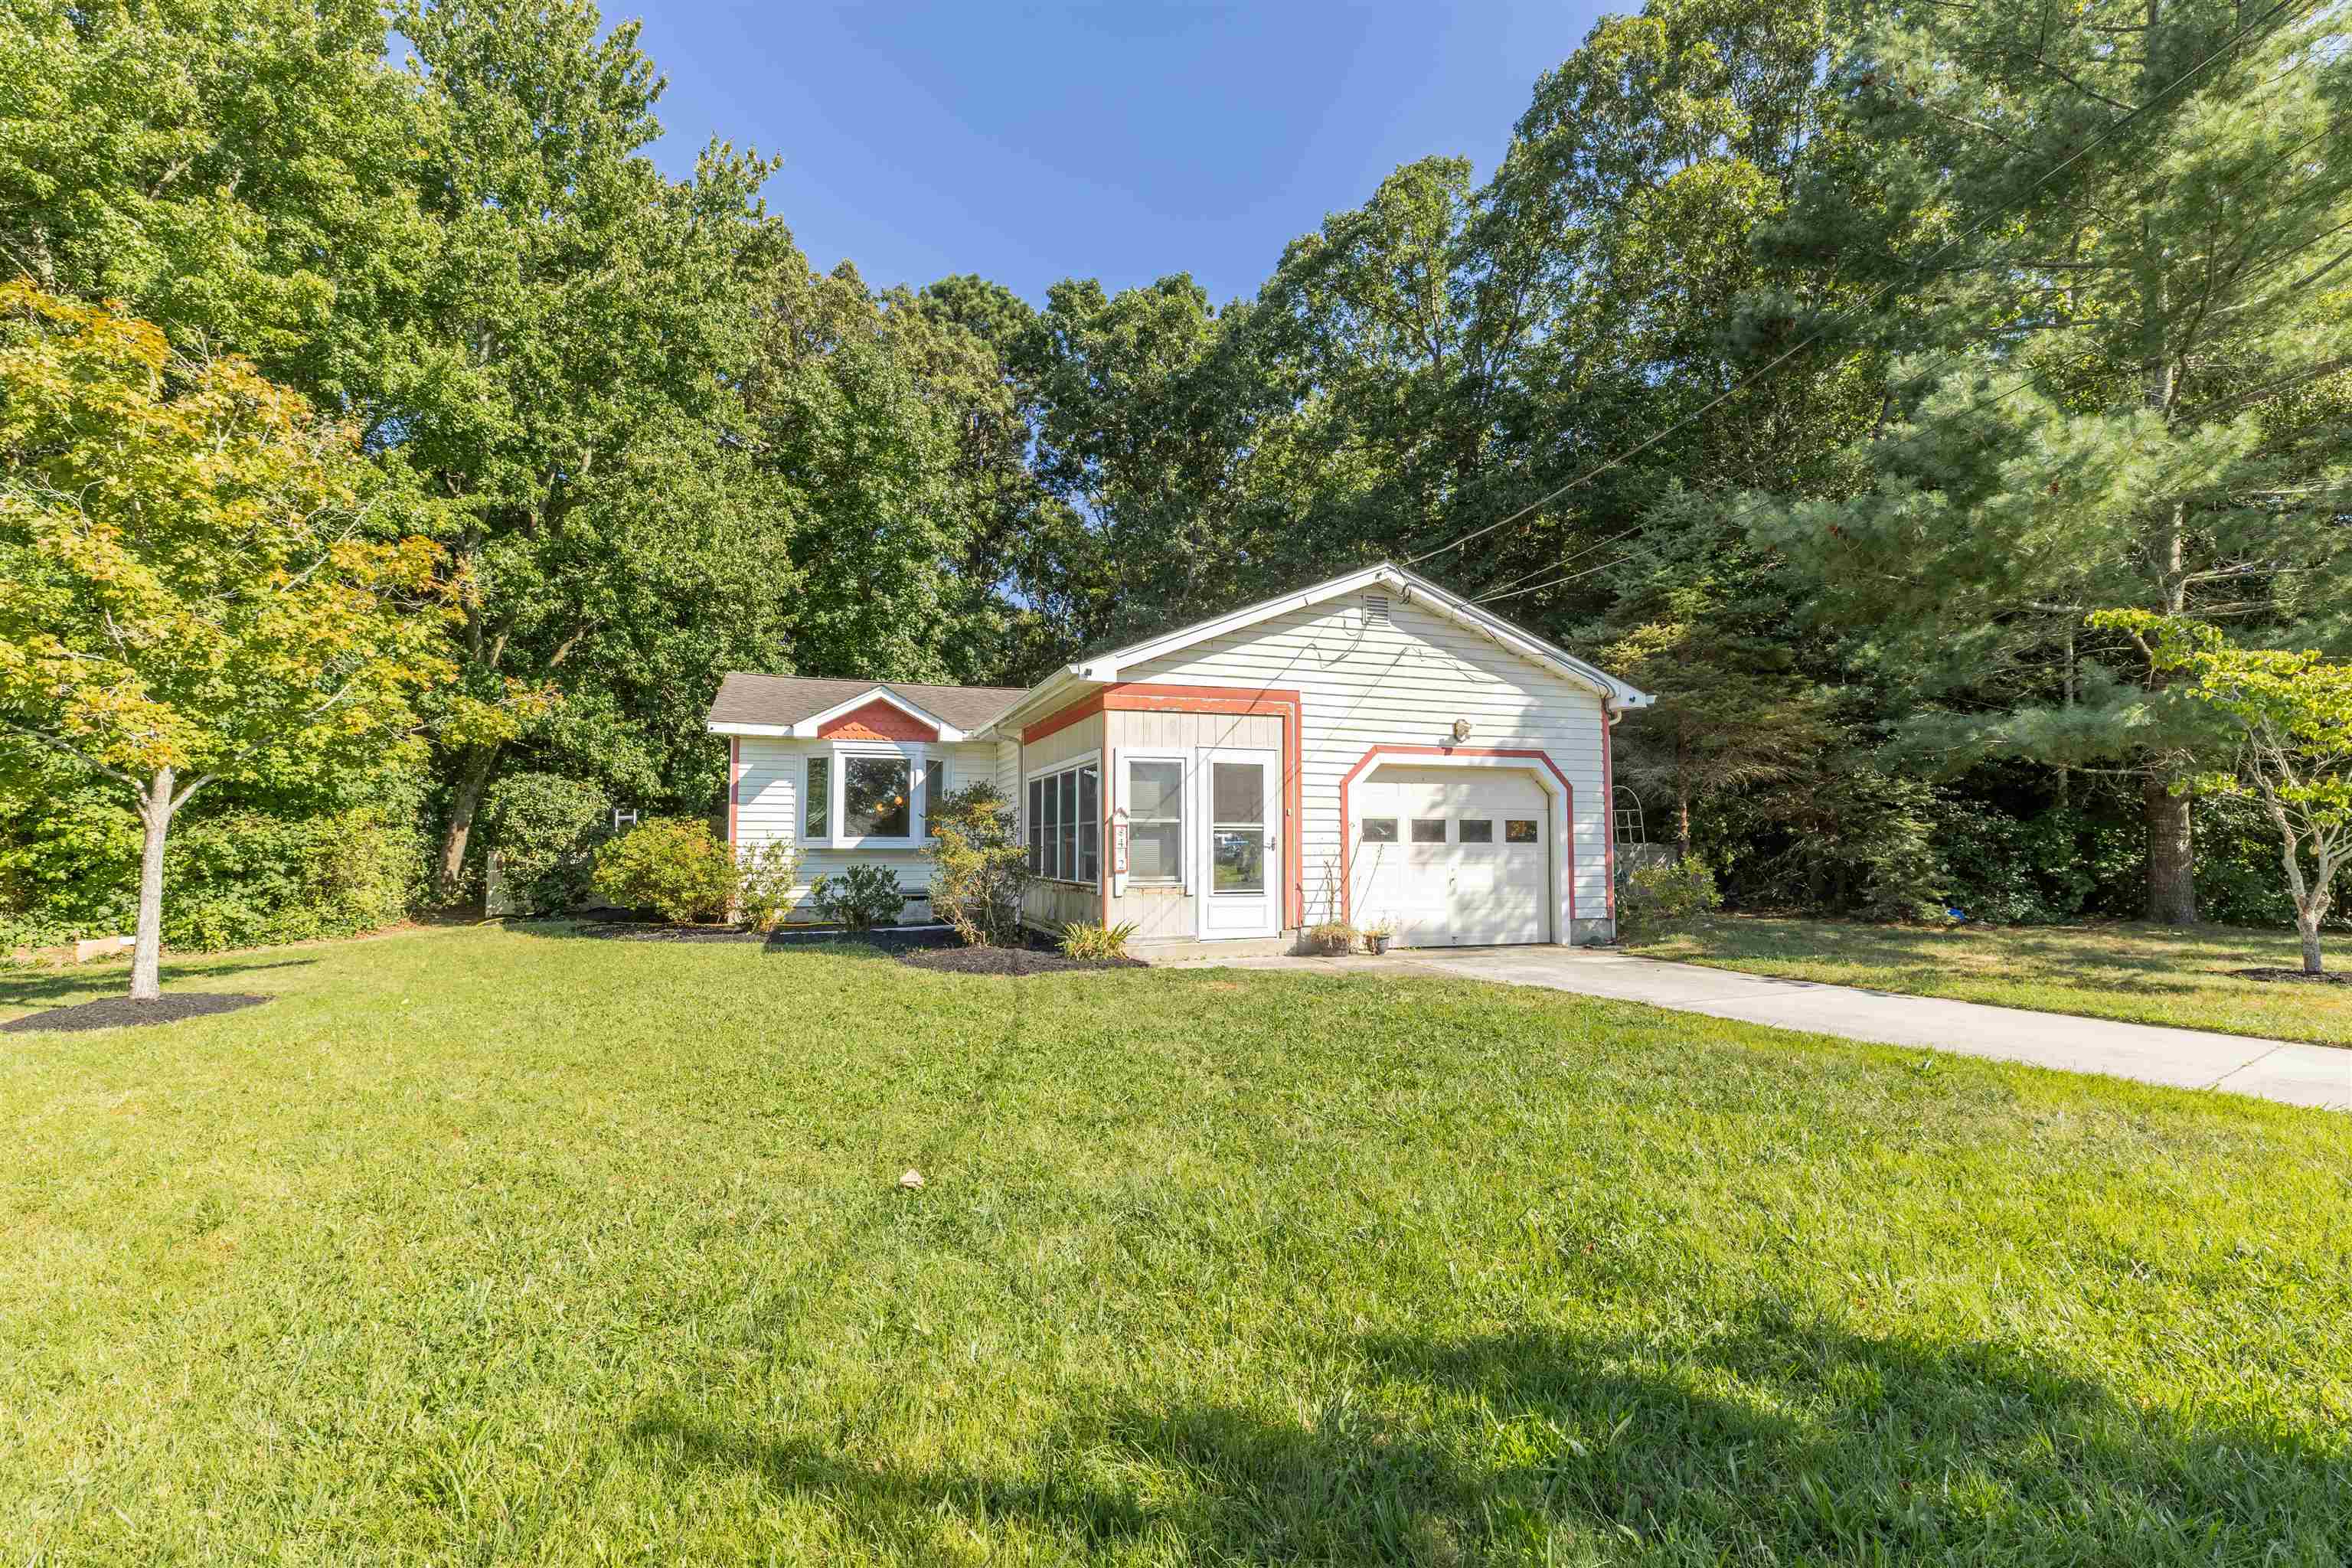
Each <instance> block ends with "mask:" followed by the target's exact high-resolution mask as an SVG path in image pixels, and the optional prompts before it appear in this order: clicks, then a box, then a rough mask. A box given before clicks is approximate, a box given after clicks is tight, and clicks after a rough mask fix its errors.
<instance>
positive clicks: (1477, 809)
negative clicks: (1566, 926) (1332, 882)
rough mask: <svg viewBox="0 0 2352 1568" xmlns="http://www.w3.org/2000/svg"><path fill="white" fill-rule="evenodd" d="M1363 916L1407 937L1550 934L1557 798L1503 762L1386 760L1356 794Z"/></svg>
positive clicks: (1461, 942)
mask: <svg viewBox="0 0 2352 1568" xmlns="http://www.w3.org/2000/svg"><path fill="white" fill-rule="evenodd" d="M1348 804H1349V808H1350V812H1351V814H1352V816H1354V819H1355V820H1354V821H1353V822H1351V823H1350V824H1349V832H1350V834H1351V835H1352V837H1353V838H1354V840H1355V843H1354V846H1353V852H1352V854H1351V855H1350V857H1349V862H1350V863H1349V878H1350V879H1351V880H1352V882H1353V883H1354V887H1353V888H1352V889H1351V893H1352V896H1353V898H1354V908H1355V919H1356V924H1357V925H1358V926H1359V927H1360V928H1370V927H1372V926H1376V925H1379V924H1380V923H1381V922H1382V921H1386V922H1387V924H1388V925H1389V927H1390V929H1391V931H1394V932H1395V933H1396V941H1397V942H1398V944H1399V945H1401V946H1404V947H1463V946H1474V945H1485V944H1488V943H1495V942H1548V941H1549V940H1550V939H1551V932H1550V929H1549V928H1550V923H1551V922H1550V921H1549V917H1548V911H1549V908H1550V904H1551V875H1550V866H1551V802H1550V797H1549V795H1545V793H1544V791H1543V788H1542V786H1541V785H1539V784H1537V783H1536V781H1535V778H1534V775H1532V774H1530V773H1526V772H1524V771H1521V770H1517V769H1503V768H1413V767H1403V766H1391V767H1384V768H1379V769H1376V770H1374V771H1373V772H1372V773H1370V774H1368V775H1367V776H1366V777H1365V779H1364V781H1363V782H1362V783H1361V784H1359V785H1357V786H1356V787H1355V788H1354V789H1353V790H1351V791H1350V792H1349V803H1348Z"/></svg>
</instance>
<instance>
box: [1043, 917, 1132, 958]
mask: <svg viewBox="0 0 2352 1568" xmlns="http://www.w3.org/2000/svg"><path fill="white" fill-rule="evenodd" d="M1135 931H1136V925H1135V922H1134V921H1120V922H1119V923H1118V924H1117V925H1114V926H1107V925H1104V924H1103V923H1102V922H1101V921H1071V922H1070V923H1069V924H1067V925H1066V926H1064V927H1063V928H1062V933H1061V947H1062V952H1063V954H1064V956H1066V957H1069V958H1087V959H1097V960H1100V959H1106V958H1125V957H1126V956H1127V944H1128V943H1129V942H1131V941H1133V940H1134V938H1135Z"/></svg>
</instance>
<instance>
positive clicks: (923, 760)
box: [800, 741, 954, 849]
mask: <svg viewBox="0 0 2352 1568" xmlns="http://www.w3.org/2000/svg"><path fill="white" fill-rule="evenodd" d="M801 757H802V761H801V775H800V788H801V790H802V791H803V794H804V793H805V792H806V791H807V789H808V764H809V763H810V762H812V761H823V762H824V764H825V803H824V805H825V810H824V828H825V831H824V837H821V838H820V837H806V838H803V839H802V840H801V842H802V843H803V844H804V845H806V846H808V847H810V848H812V849H919V848H921V847H923V846H924V845H925V844H926V843H928V842H929V840H930V826H931V825H930V821H929V811H928V810H927V809H926V806H925V799H924V792H925V791H926V789H927V788H928V787H929V778H930V770H931V769H932V768H933V767H934V766H937V767H938V768H939V769H940V772H941V773H945V774H947V775H948V776H949V777H950V778H952V777H953V776H954V770H953V766H952V764H951V763H950V761H949V759H948V757H947V756H946V755H945V754H944V753H943V752H940V750H939V749H938V747H937V743H936V742H930V741H834V742H828V743H826V744H824V745H823V746H812V747H810V748H809V749H808V750H807V751H805V752H802V753H801ZM851 757H887V758H891V759H893V760H895V761H898V762H903V763H906V764H907V835H906V837H903V838H902V837H897V836H896V835H892V834H880V833H868V834H860V835H858V836H857V837H850V836H849V835H848V834H847V833H846V832H845V831H844V829H845V827H846V826H847V822H846V820H845V818H844V817H843V816H842V813H843V812H844V811H845V810H846V809H847V793H848V791H847V786H848V783H849V777H848V769H847V765H846V764H847V762H848V759H850V758H851ZM807 816H808V813H807V805H806V802H805V801H803V802H802V809H801V819H802V823H803V826H805V825H806V822H807Z"/></svg>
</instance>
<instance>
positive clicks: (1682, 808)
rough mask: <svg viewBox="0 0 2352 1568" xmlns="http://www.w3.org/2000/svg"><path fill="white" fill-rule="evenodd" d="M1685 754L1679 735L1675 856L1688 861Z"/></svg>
mask: <svg viewBox="0 0 2352 1568" xmlns="http://www.w3.org/2000/svg"><path fill="white" fill-rule="evenodd" d="M1685 755H1686V752H1685V745H1684V742H1683V741H1682V739H1681V737H1679V736H1677V737H1675V858H1676V859H1678V860H1683V861H1688V860H1689V859H1690V858H1691V835H1690V771H1689V769H1688V768H1686V767H1685V766H1684V765H1683V762H1684V758H1685Z"/></svg>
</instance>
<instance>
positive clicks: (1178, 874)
mask: <svg viewBox="0 0 2352 1568" xmlns="http://www.w3.org/2000/svg"><path fill="white" fill-rule="evenodd" d="M1127 874H1128V877H1129V879H1130V880H1132V881H1137V882H1181V881H1182V880H1183V879H1184V764H1183V763H1177V762H1166V763H1150V762H1131V763H1128V764H1127Z"/></svg>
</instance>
